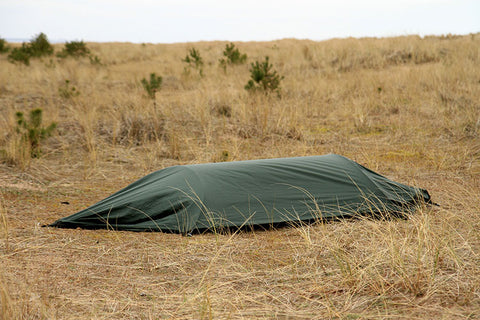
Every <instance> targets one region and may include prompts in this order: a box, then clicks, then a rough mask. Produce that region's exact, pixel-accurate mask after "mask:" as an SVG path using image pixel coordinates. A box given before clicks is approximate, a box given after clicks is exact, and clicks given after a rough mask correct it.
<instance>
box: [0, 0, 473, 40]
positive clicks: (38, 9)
mask: <svg viewBox="0 0 480 320" xmlns="http://www.w3.org/2000/svg"><path fill="white" fill-rule="evenodd" d="M40 32H44V33H46V34H47V36H48V38H49V39H50V40H51V41H58V40H69V41H72V40H85V41H100V42H106V41H128V42H152V43H172V42H190V41H200V40H229V41H250V40H275V39H282V38H297V39H312V40H323V39H329V38H337V37H341V38H343V37H364V36H370V37H371V36H375V37H385V36H397V35H407V34H419V35H429V34H437V35H438V34H447V33H452V34H468V33H472V32H480V0H396V1H393V0H392V1H390V0H358V1H357V0H316V1H315V0H294V1H283V0H276V1H262V0H236V1H228V0H199V1H193V0H171V1H170V0H0V37H2V38H5V39H15V38H16V39H30V38H32V37H33V36H34V35H36V34H38V33H40Z"/></svg>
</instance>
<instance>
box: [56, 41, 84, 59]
mask: <svg viewBox="0 0 480 320" xmlns="http://www.w3.org/2000/svg"><path fill="white" fill-rule="evenodd" d="M89 54H90V49H88V48H87V44H86V43H85V42H83V41H71V42H66V43H65V46H64V48H63V49H62V51H60V52H59V53H57V57H59V58H66V57H68V56H70V57H74V58H79V57H86V56H88V55H89Z"/></svg>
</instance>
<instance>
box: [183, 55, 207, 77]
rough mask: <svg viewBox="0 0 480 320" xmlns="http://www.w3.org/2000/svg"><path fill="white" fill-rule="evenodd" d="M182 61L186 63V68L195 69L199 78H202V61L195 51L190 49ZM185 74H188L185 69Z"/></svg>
mask: <svg viewBox="0 0 480 320" xmlns="http://www.w3.org/2000/svg"><path fill="white" fill-rule="evenodd" d="M182 61H183V62H185V63H187V64H188V67H190V68H195V69H196V70H197V71H198V73H199V74H200V76H203V59H202V57H201V56H200V52H199V51H197V49H195V48H191V49H190V50H189V52H188V54H187V55H186V56H185V59H182ZM185 73H187V74H188V73H189V70H188V69H187V68H185Z"/></svg>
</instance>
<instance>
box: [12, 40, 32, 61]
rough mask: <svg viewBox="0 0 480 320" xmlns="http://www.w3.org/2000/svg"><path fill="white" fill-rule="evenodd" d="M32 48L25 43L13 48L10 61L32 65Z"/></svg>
mask: <svg viewBox="0 0 480 320" xmlns="http://www.w3.org/2000/svg"><path fill="white" fill-rule="evenodd" d="M30 57H31V54H30V48H29V47H28V45H27V44H25V43H23V44H22V46H21V47H18V48H13V49H12V50H11V51H10V54H9V55H8V61H10V62H11V63H15V62H19V63H23V64H24V65H26V66H29V65H30Z"/></svg>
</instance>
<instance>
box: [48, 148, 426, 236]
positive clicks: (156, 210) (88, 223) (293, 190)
mask: <svg viewBox="0 0 480 320" xmlns="http://www.w3.org/2000/svg"><path fill="white" fill-rule="evenodd" d="M422 202H427V203H428V202H430V196H429V194H428V192H427V191H426V190H424V189H419V188H414V187H410V186H406V185H403V184H400V183H397V182H394V181H392V180H389V179H387V178H386V177H384V176H381V175H379V174H377V173H375V172H373V171H371V170H369V169H367V168H365V167H363V166H361V165H360V164H358V163H356V162H354V161H352V160H349V159H347V158H345V157H343V156H339V155H335V154H329V155H324V156H310V157H296V158H280V159H265V160H248V161H235V162H222V163H206V164H194V165H182V166H173V167H168V168H165V169H162V170H159V171H156V172H153V173H151V174H149V175H147V176H145V177H143V178H141V179H139V180H138V181H136V182H134V183H132V184H130V185H129V186H127V187H126V188H124V189H122V190H120V191H118V192H117V193H115V194H113V195H111V196H109V197H108V198H106V199H104V200H102V201H100V202H98V203H96V204H94V205H92V206H91V207H89V208H87V209H85V210H82V211H80V212H78V213H75V214H73V215H71V216H69V217H66V218H62V219H60V220H58V221H56V222H54V223H53V224H51V225H50V226H55V227H64V228H77V227H80V228H88V229H97V228H110V229H115V230H130V231H160V230H162V231H173V232H180V233H188V232H191V231H194V230H203V229H217V228H221V227H242V226H252V225H253V226H255V225H268V224H277V223H284V222H292V221H293V222H299V221H311V220H315V219H324V218H334V217H349V216H354V215H357V214H362V215H368V214H379V213H381V214H384V213H389V214H391V213H396V214H398V213H401V214H404V213H408V212H411V211H412V210H414V209H415V207H416V206H417V205H418V204H419V203H422Z"/></svg>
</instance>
